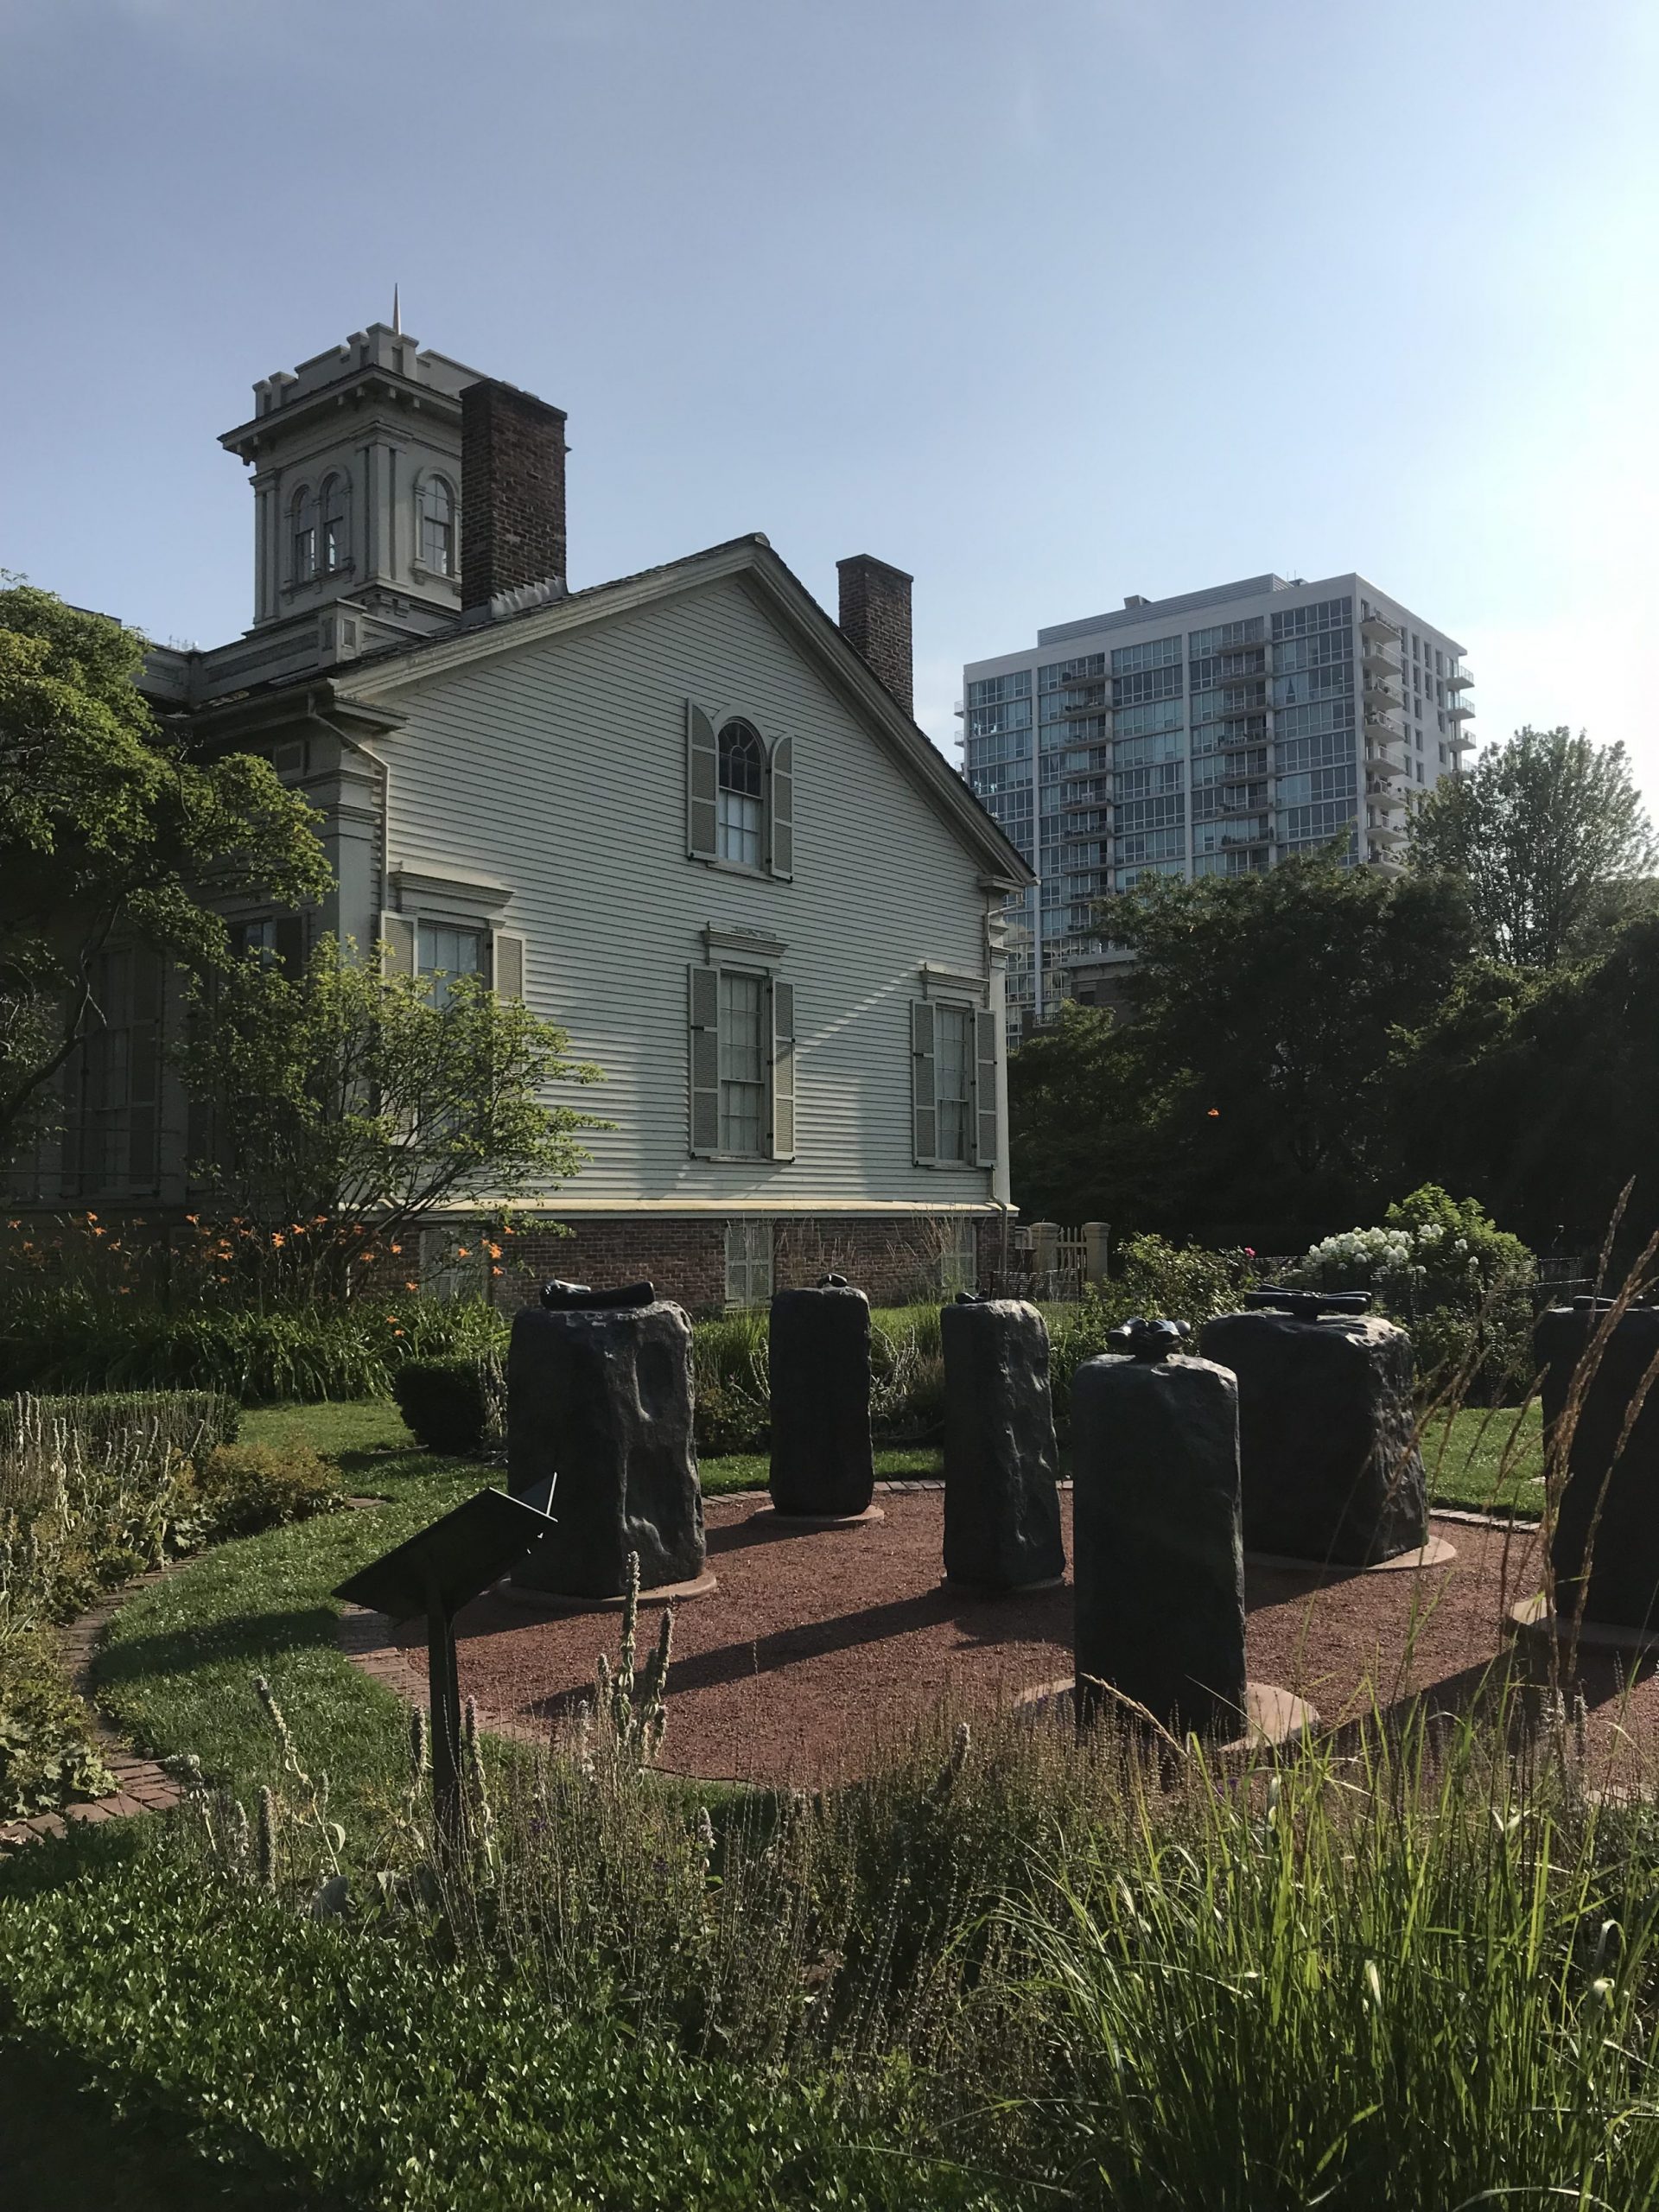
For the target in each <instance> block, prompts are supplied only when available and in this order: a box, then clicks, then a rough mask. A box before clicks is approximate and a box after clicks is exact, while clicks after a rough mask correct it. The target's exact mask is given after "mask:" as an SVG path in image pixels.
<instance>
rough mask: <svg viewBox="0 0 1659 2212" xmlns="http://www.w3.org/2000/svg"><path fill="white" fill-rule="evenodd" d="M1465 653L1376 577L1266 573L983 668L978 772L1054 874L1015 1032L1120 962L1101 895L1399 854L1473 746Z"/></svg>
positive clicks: (973, 711) (978, 668) (975, 694)
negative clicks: (1304, 857)
mask: <svg viewBox="0 0 1659 2212" xmlns="http://www.w3.org/2000/svg"><path fill="white" fill-rule="evenodd" d="M1182 617H1185V618H1188V619H1185V620H1183V619H1180V618H1182ZM1461 655H1462V648H1461V647H1460V646H1459V645H1457V644H1456V643H1455V642H1454V641H1453V640H1452V639H1450V638H1448V637H1447V636H1446V634H1445V633H1444V632H1438V631H1435V630H1433V629H1432V628H1430V627H1429V626H1427V625H1426V624H1423V623H1421V621H1420V620H1418V618H1416V617H1415V616H1413V615H1411V614H1409V613H1407V611H1406V610H1405V609H1403V608H1402V607H1398V606H1397V605H1396V604H1395V602H1393V601H1387V600H1385V599H1383V597H1382V595H1381V594H1378V593H1376V591H1375V589H1374V588H1372V587H1370V586H1368V585H1367V584H1366V583H1365V582H1364V581H1363V578H1361V577H1359V576H1357V575H1352V576H1346V577H1339V578H1333V579H1331V580H1329V581H1328V582H1324V583H1320V584H1305V583H1289V582H1286V581H1285V580H1284V579H1282V578H1280V577H1277V576H1261V577H1255V578H1252V579H1250V580H1249V582H1246V583H1244V584H1239V585H1225V586H1222V587H1220V588H1217V589H1216V590H1213V591H1207V592H1194V593H1190V594H1185V595H1183V596H1181V597H1179V598H1174V599H1170V600H1165V601H1157V602H1147V601H1139V602H1129V603H1128V604H1127V605H1126V607H1125V608H1124V610H1123V612H1122V613H1116V614H1111V615H1104V616H1102V617H1099V618H1098V619H1097V620H1095V621H1092V622H1077V623H1068V624H1065V625H1062V626H1060V627H1059V628H1058V630H1053V631H1041V632H1039V633H1038V645H1037V649H1036V650H1035V651H1034V652H1031V653H1029V654H1019V655H1005V656H1003V657H1002V658H1001V659H999V660H997V661H995V662H990V663H987V662H980V663H977V664H969V667H968V669H967V670H966V671H964V685H963V706H962V709H961V711H962V713H963V717H964V721H965V729H964V734H963V772H964V773H965V775H966V777H967V779H968V781H969V784H970V785H972V786H973V788H974V790H975V791H976V792H977V793H978V795H979V797H980V798H981V799H982V801H983V802H984V804H985V805H986V807H987V808H988V810H989V811H990V812H991V813H992V814H993V815H994V816H995V817H996V820H997V821H998V822H999V823H1000V824H1001V827H1002V828H1003V829H1005V830H1006V831H1007V835H1008V836H1009V837H1010V838H1011V839H1012V840H1013V842H1014V843H1015V844H1016V845H1017V846H1018V847H1019V848H1020V851H1021V852H1022V853H1023V854H1024V855H1025V856H1026V858H1027V860H1028V861H1030V862H1031V864H1032V866H1033V868H1035V869H1036V871H1037V873H1038V876H1039V881H1038V883H1037V884H1036V885H1035V886H1034V887H1033V888H1032V889H1030V890H1028V891H1026V892H1022V893H1016V894H1015V895H1014V898H1013V899H1011V900H1010V901H1009V922H1010V928H1009V932H1008V944H1009V959H1008V1009H1009V1022H1010V1029H1011V1033H1012V1034H1013V1036H1014V1037H1015V1038H1016V1039H1017V1037H1018V1035H1019V1034H1020V1032H1021V1031H1022V1030H1023V1029H1026V1028H1028V1027H1030V1026H1032V1025H1033V1023H1037V1022H1040V1021H1043V1020H1047V1019H1050V1018H1052V1014H1053V1013H1054V1012H1055V1010H1056V1008H1057V1007H1058V1005H1059V1004H1060V1003H1061V1001H1063V1000H1065V998H1068V997H1071V996H1074V995H1081V996H1084V997H1085V998H1086V997H1090V996H1092V995H1095V990H1094V986H1096V984H1097V983H1098V982H1099V980H1100V979H1101V977H1102V976H1108V975H1109V973H1110V972H1111V970H1112V968H1113V966H1114V963H1118V964H1120V965H1121V962H1122V954H1121V953H1116V952H1115V950H1114V948H1113V946H1112V944H1111V943H1110V941H1109V936H1108V935H1107V932H1106V930H1105V927H1104V925H1103V916H1102V912H1101V908H1100V901H1101V900H1102V899H1104V898H1106V897H1107V896H1109V894H1110V893H1113V892H1116V891H1126V890H1128V889H1131V888H1132V887H1134V886H1135V884H1136V883H1139V882H1141V881H1142V880H1144V879H1146V878H1147V877H1148V876H1157V875H1171V876H1180V877H1191V876H1198V875H1240V874H1249V873H1252V872H1254V871H1257V870H1262V869H1265V868H1271V867H1273V866H1274V864H1275V863H1276V862H1277V861H1281V860H1284V859H1287V858H1288V857H1289V855H1292V854H1293V853H1297V852H1306V851H1309V850H1312V849H1317V848H1319V847H1321V846H1328V845H1330V844H1332V842H1333V841H1335V840H1337V839H1338V838H1343V837H1344V832H1345V833H1346V836H1345V842H1344V846H1343V848H1342V852H1341V857H1342V859H1343V861H1344V864H1345V865H1348V866H1356V865H1358V864H1361V863H1363V864H1365V865H1368V866H1373V867H1376V868H1383V869H1389V870H1392V869H1393V868H1397V867H1398V865H1399V848H1400V847H1401V846H1402V844H1403V842H1404V838H1405V816H1406V810H1407V809H1408V806H1409V804H1411V801H1412V798H1414V795H1415V794H1417V793H1418V792H1421V791H1425V790H1427V789H1428V788H1429V787H1430V786H1431V785H1433V784H1434V783H1435V782H1436V781H1438V779H1439V778H1440V776H1441V775H1442V774H1445V773H1447V772H1452V771H1454V770H1455V768H1456V766H1457V763H1458V760H1459V757H1460V756H1461V754H1462V753H1463V752H1464V750H1465V748H1466V747H1468V746H1469V745H1470V744H1471V743H1472V737H1471V734H1470V733H1469V730H1468V721H1469V720H1470V718H1471V715H1472V713H1473V708H1472V705H1471V703H1470V701H1469V698H1468V693H1467V689H1466V687H1467V685H1468V683H1469V682H1470V680H1471V679H1470V677H1469V675H1468V672H1467V671H1466V670H1465V669H1464V668H1463V667H1462V665H1461Z"/></svg>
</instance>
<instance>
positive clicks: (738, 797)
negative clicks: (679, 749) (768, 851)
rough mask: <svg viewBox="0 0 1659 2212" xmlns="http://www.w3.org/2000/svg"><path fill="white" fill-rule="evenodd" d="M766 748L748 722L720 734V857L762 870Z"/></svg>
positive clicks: (732, 724) (730, 725) (732, 725)
mask: <svg viewBox="0 0 1659 2212" xmlns="http://www.w3.org/2000/svg"><path fill="white" fill-rule="evenodd" d="M765 796H766V747H765V746H764V745H762V743H761V742H760V737H759V735H758V734H757V733H756V732H755V731H753V729H751V728H750V727H749V725H748V724H747V722H740V721H732V722H728V723H727V724H726V725H725V726H724V728H722V729H721V733H720V797H719V827H720V857H721V860H723V861H737V862H738V863H739V864H740V865H741V867H744V868H759V867H760V863H761V859H762V856H763V853H762V830H763V826H764V810H763V806H762V801H763V799H764V798H765Z"/></svg>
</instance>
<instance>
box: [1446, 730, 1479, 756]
mask: <svg viewBox="0 0 1659 2212" xmlns="http://www.w3.org/2000/svg"><path fill="white" fill-rule="evenodd" d="M1474 741H1475V733H1474V732H1473V730H1471V729H1454V730H1453V731H1452V734H1451V736H1450V737H1448V738H1447V739H1446V743H1447V744H1448V745H1449V746H1450V747H1451V748H1452V751H1453V752H1454V753H1466V752H1467V751H1468V750H1469V748H1470V747H1471V745H1472V744H1473V743H1474Z"/></svg>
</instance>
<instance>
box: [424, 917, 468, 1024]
mask: <svg viewBox="0 0 1659 2212" xmlns="http://www.w3.org/2000/svg"><path fill="white" fill-rule="evenodd" d="M415 969H416V974H417V975H420V976H425V977H426V978H427V979H428V982H427V988H428V989H429V992H430V993H431V997H432V1003H433V1005H434V1006H443V1005H446V1004H447V1003H448V997H449V990H450V986H451V985H452V984H453V983H454V982H455V980H456V979H457V977H459V976H480V975H482V974H483V972H484V938H483V933H482V932H481V931H479V930H466V929H454V928H452V927H451V926H450V925H449V924H448V922H425V921H423V922H422V923H421V924H420V925H419V927H418V929H417V931H416V952H415Z"/></svg>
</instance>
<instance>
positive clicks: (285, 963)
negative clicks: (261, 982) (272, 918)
mask: <svg viewBox="0 0 1659 2212" xmlns="http://www.w3.org/2000/svg"><path fill="white" fill-rule="evenodd" d="M304 965H305V918H304V916H303V915H302V914H278V915H277V966H278V967H279V968H281V969H283V973H284V974H286V975H289V976H297V975H298V974H299V972H300V970H301V969H302V968H303V967H304Z"/></svg>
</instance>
